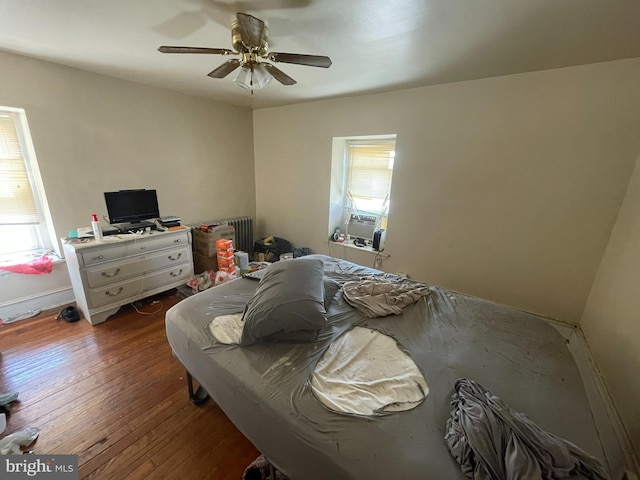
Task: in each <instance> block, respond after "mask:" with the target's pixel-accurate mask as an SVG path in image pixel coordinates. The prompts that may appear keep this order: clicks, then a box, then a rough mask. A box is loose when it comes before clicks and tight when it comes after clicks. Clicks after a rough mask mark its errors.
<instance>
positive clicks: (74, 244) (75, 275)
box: [63, 228, 193, 325]
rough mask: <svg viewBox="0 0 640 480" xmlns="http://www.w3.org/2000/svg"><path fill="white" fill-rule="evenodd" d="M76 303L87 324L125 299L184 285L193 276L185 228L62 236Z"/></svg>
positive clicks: (111, 311)
mask: <svg viewBox="0 0 640 480" xmlns="http://www.w3.org/2000/svg"><path fill="white" fill-rule="evenodd" d="M63 247H64V252H65V257H66V260H67V267H68V268H69V276H70V277H71V285H72V286H73V293H74V295H75V297H76V303H77V304H78V308H79V309H80V311H81V312H82V313H83V315H84V318H86V319H87V320H88V321H89V323H91V325H96V324H98V323H102V322H104V321H105V320H106V319H107V318H108V317H109V316H111V315H113V314H114V313H116V312H117V311H118V309H119V308H120V307H121V306H122V305H125V304H127V303H131V302H134V301H136V300H140V299H141V298H145V297H148V296H151V295H154V294H156V293H160V292H163V291H165V290H169V289H171V288H175V287H178V286H180V285H182V284H184V283H185V282H186V281H187V280H188V279H189V278H191V277H192V276H193V257H192V253H191V232H190V230H189V229H188V228H184V229H182V230H175V231H171V232H168V231H167V232H151V233H145V234H142V235H132V234H129V235H118V236H110V237H105V240H103V241H102V242H96V241H94V240H91V241H89V242H86V243H80V242H78V241H63Z"/></svg>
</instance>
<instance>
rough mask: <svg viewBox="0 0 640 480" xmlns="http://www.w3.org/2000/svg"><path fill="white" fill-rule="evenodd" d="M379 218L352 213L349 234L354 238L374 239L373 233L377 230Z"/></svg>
mask: <svg viewBox="0 0 640 480" xmlns="http://www.w3.org/2000/svg"><path fill="white" fill-rule="evenodd" d="M378 219H379V217H378V216H376V215H363V214H358V213H352V214H351V216H350V217H349V223H348V224H347V234H348V235H350V236H351V237H352V238H353V237H356V238H364V239H365V240H372V239H373V232H374V231H375V230H376V225H377V224H378Z"/></svg>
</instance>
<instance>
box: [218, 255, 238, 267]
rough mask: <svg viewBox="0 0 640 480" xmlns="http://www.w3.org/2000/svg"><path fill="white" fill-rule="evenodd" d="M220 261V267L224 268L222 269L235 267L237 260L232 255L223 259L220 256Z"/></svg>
mask: <svg viewBox="0 0 640 480" xmlns="http://www.w3.org/2000/svg"><path fill="white" fill-rule="evenodd" d="M217 259H218V267H219V268H222V267H231V266H235V264H236V263H235V258H234V257H233V255H231V256H230V257H221V256H220V255H218V256H217Z"/></svg>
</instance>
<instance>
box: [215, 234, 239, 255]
mask: <svg viewBox="0 0 640 480" xmlns="http://www.w3.org/2000/svg"><path fill="white" fill-rule="evenodd" d="M234 233H235V232H234ZM216 248H217V249H218V251H228V250H233V241H231V240H228V239H225V238H221V239H220V240H216Z"/></svg>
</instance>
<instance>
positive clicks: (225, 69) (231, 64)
mask: <svg viewBox="0 0 640 480" xmlns="http://www.w3.org/2000/svg"><path fill="white" fill-rule="evenodd" d="M239 66H240V60H238V59H237V58H232V59H231V60H228V61H226V62H224V63H223V64H222V65H220V66H219V67H218V68H216V69H215V70H212V71H211V72H209V73H208V74H207V75H208V76H210V77H211V78H224V77H226V76H227V75H229V74H230V73H231V72H233V71H234V70H235V69H236V68H238V67H239Z"/></svg>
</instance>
